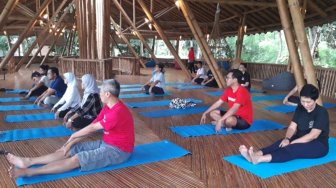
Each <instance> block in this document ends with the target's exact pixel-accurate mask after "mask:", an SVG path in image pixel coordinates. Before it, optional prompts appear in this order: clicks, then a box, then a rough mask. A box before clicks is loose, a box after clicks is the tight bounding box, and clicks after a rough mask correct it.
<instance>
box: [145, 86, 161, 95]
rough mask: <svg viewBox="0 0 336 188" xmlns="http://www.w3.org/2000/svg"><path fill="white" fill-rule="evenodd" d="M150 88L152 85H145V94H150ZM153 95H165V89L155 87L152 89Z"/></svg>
mask: <svg viewBox="0 0 336 188" xmlns="http://www.w3.org/2000/svg"><path fill="white" fill-rule="evenodd" d="M149 88H150V85H145V92H146V93H147V94H149ZM152 93H154V94H164V91H163V89H162V88H161V87H156V86H154V87H153V88H152Z"/></svg>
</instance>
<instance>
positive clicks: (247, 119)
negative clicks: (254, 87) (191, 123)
mask: <svg viewBox="0 0 336 188" xmlns="http://www.w3.org/2000/svg"><path fill="white" fill-rule="evenodd" d="M241 77H242V73H241V72H240V71H239V70H237V69H233V70H230V71H229V73H228V74H227V76H226V84H227V86H228V88H227V89H226V90H225V91H224V94H223V95H222V96H221V97H220V99H219V100H218V101H216V102H215V103H214V104H213V105H211V106H210V108H209V109H208V110H207V111H205V112H204V113H203V115H202V118H201V124H204V123H205V121H206V117H207V114H209V113H210V116H211V118H212V119H213V120H214V122H213V124H215V125H216V132H218V131H220V130H221V128H222V127H223V126H224V127H225V128H226V130H227V131H230V130H231V129H240V130H242V129H247V128H249V127H250V126H251V124H252V118H253V109H252V101H251V96H250V93H249V92H248V90H247V89H246V88H244V87H243V86H241V85H240V80H241ZM224 102H227V103H228V107H229V109H228V111H221V110H217V108H219V107H220V106H221V105H222V104H223V103H224Z"/></svg>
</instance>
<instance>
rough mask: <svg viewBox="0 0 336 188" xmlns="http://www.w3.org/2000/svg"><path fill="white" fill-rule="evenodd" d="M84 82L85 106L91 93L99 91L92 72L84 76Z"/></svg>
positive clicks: (83, 101)
mask: <svg viewBox="0 0 336 188" xmlns="http://www.w3.org/2000/svg"><path fill="white" fill-rule="evenodd" d="M82 84H83V85H84V95H83V100H82V104H81V107H83V105H84V103H85V102H86V100H87V98H88V97H89V95H90V94H94V93H99V89H98V86H97V82H96V79H95V78H94V77H93V76H92V75H91V74H85V75H83V76H82Z"/></svg>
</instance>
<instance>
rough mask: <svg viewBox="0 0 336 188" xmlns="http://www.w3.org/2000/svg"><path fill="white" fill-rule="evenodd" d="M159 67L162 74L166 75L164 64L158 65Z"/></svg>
mask: <svg viewBox="0 0 336 188" xmlns="http://www.w3.org/2000/svg"><path fill="white" fill-rule="evenodd" d="M157 65H158V67H159V69H160V72H162V73H164V70H163V69H164V64H163V63H159V64H157Z"/></svg>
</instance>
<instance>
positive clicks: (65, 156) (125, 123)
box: [6, 79, 135, 178]
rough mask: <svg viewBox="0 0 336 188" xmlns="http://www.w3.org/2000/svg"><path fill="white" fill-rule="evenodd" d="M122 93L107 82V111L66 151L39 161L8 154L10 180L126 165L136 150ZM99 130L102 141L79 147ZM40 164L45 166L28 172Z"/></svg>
mask: <svg viewBox="0 0 336 188" xmlns="http://www.w3.org/2000/svg"><path fill="white" fill-rule="evenodd" d="M119 92H120V85H119V83H118V82H117V81H116V80H113V79H111V80H105V81H104V82H103V84H102V88H101V90H100V98H101V100H102V102H103V103H104V104H105V107H104V108H103V109H102V111H101V112H100V113H99V115H98V117H97V118H96V119H95V120H94V121H93V122H92V123H91V124H90V125H89V126H86V127H85V128H83V129H81V130H79V131H77V132H75V133H73V134H72V135H71V136H70V138H69V139H68V141H67V142H66V143H65V144H64V145H63V147H62V148H60V149H58V150H57V151H55V152H54V153H51V154H48V155H44V156H40V157H36V158H25V157H18V156H15V155H13V154H11V153H8V154H7V155H6V158H7V160H8V161H9V163H10V164H12V167H11V168H10V169H9V174H10V176H11V177H12V178H18V177H26V176H28V177H30V176H35V175H40V174H56V173H63V172H66V171H69V170H72V169H75V168H80V170H81V171H89V170H94V169H98V168H103V167H106V166H110V165H116V164H120V163H123V162H125V161H127V160H128V159H129V157H130V156H131V155H132V152H133V149H134V140H135V139H134V126H133V117H132V114H131V112H130V111H129V110H128V108H127V107H126V106H125V105H124V103H123V102H121V101H120V100H119V99H118V96H119ZM98 130H104V131H103V138H102V140H97V141H89V142H84V143H79V141H80V140H82V139H83V138H85V136H87V135H89V134H91V133H93V132H96V131H98ZM37 164H42V165H43V166H40V167H37V168H28V167H30V166H33V165H37Z"/></svg>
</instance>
